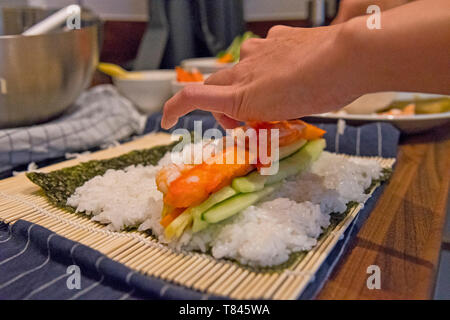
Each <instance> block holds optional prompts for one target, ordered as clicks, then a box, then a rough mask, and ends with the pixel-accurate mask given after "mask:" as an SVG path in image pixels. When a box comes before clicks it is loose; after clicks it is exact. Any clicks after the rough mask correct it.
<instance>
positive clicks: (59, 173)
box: [26, 141, 178, 212]
mask: <svg viewBox="0 0 450 320" xmlns="http://www.w3.org/2000/svg"><path fill="white" fill-rule="evenodd" d="M177 143H178V141H175V142H174V143H172V144H170V145H164V146H156V147H153V148H150V149H143V150H136V151H131V152H129V153H126V154H123V155H121V156H119V157H116V158H111V159H105V160H91V161H88V162H83V163H80V164H78V165H76V166H73V167H68V168H64V169H61V170H56V171H52V172H50V173H41V172H28V173H27V174H26V176H27V177H28V179H30V180H31V181H32V182H33V183H34V184H36V185H38V186H39V187H41V188H42V190H43V191H44V193H45V195H46V196H47V198H48V199H49V200H50V202H51V203H53V204H54V205H56V206H57V207H59V208H62V209H66V210H68V211H70V212H75V209H74V208H72V207H70V206H67V205H66V203H67V199H69V198H70V196H71V195H72V194H73V193H74V192H75V189H76V188H78V187H80V186H82V185H83V184H84V183H85V182H87V181H88V180H90V179H92V178H94V177H95V176H98V175H103V174H104V173H105V172H106V171H107V170H109V169H114V170H120V169H124V168H126V167H129V166H131V165H139V164H141V165H144V166H146V165H156V164H157V163H158V161H159V160H160V159H161V158H162V157H163V156H164V155H165V154H166V152H168V151H171V150H172V148H173V147H174V146H175V145H176V144H177Z"/></svg>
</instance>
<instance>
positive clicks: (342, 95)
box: [162, 25, 364, 128]
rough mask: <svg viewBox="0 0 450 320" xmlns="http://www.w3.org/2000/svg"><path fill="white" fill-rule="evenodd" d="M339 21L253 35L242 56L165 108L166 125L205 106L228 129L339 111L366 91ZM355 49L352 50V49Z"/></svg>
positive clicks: (245, 45)
mask: <svg viewBox="0 0 450 320" xmlns="http://www.w3.org/2000/svg"><path fill="white" fill-rule="evenodd" d="M339 35H340V25H337V26H331V27H321V28H312V29H310V28H309V29H305V28H290V27H284V26H276V27H273V28H272V29H271V30H270V31H269V34H268V36H267V38H266V39H249V40H247V41H245V42H244V43H243V45H242V47H241V60H240V62H239V63H238V64H237V65H235V66H234V67H233V68H231V69H226V70H222V71H219V72H217V73H215V74H213V75H212V76H210V77H209V78H208V79H207V80H206V81H205V85H203V86H200V85H196V86H187V87H185V88H184V89H183V90H182V91H180V92H179V93H178V94H176V95H175V96H174V97H173V98H172V99H170V100H169V101H168V102H167V103H166V104H165V106H164V116H163V119H162V126H163V127H164V128H170V127H172V126H173V125H175V124H176V122H177V120H178V118H179V117H181V116H183V115H185V114H187V113H189V112H191V111H193V110H194V109H202V110H205V111H210V112H212V113H213V114H214V116H215V117H216V119H217V120H218V121H219V122H220V124H221V125H222V126H223V127H225V128H230V127H235V126H237V125H238V121H249V120H259V121H272V120H286V119H295V118H299V117H302V116H305V115H309V114H314V113H321V112H325V111H331V110H335V109H339V108H340V107H342V106H344V105H346V104H347V103H349V102H351V101H353V100H354V99H356V98H357V97H359V96H360V95H361V94H363V93H364V92H363V89H362V88H360V87H359V86H360V84H361V82H360V81H354V79H358V78H360V77H359V70H358V64H357V63H356V62H355V60H354V59H352V56H353V55H354V54H355V53H351V52H350V54H349V53H348V52H349V50H348V48H346V44H345V41H341V40H342V39H338V38H339ZM350 51H351V50H350Z"/></svg>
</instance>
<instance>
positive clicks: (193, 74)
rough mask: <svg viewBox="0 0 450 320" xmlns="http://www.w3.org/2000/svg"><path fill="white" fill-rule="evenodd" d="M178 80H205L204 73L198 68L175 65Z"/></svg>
mask: <svg viewBox="0 0 450 320" xmlns="http://www.w3.org/2000/svg"><path fill="white" fill-rule="evenodd" d="M175 71H176V73H177V81H178V82H203V81H204V77H203V74H202V73H201V72H200V71H198V69H196V68H192V69H191V70H186V69H183V68H181V67H175Z"/></svg>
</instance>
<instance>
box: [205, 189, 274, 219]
mask: <svg viewBox="0 0 450 320" xmlns="http://www.w3.org/2000/svg"><path fill="white" fill-rule="evenodd" d="M277 186H278V185H271V186H268V187H266V188H264V189H262V190H261V191H258V192H252V193H242V194H238V195H235V196H234V197H232V198H230V199H227V200H225V201H222V202H221V203H219V204H217V205H215V206H214V207H212V208H211V209H209V210H208V211H206V212H205V213H203V219H204V220H206V222H208V223H217V222H220V221H222V220H225V219H227V218H229V217H231V216H233V215H235V214H237V213H239V212H240V211H242V210H244V209H245V208H247V207H249V206H251V205H253V204H254V203H256V202H257V201H259V200H260V199H262V198H263V197H265V196H267V195H269V194H270V193H272V192H273V191H275V190H276V188H277Z"/></svg>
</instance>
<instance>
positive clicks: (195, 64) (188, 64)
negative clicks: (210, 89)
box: [181, 57, 236, 74]
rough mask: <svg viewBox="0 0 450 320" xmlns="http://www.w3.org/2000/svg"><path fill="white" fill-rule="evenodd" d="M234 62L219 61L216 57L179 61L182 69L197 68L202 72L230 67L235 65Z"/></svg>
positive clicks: (212, 71)
mask: <svg viewBox="0 0 450 320" xmlns="http://www.w3.org/2000/svg"><path fill="white" fill-rule="evenodd" d="M235 64H236V63H235V62H231V63H220V62H218V61H217V58H216V57H210V58H193V59H186V60H183V61H181V67H182V68H183V69H192V68H197V69H198V71H200V72H201V73H203V74H206V73H214V72H217V71H219V70H222V69H227V68H231V67H233V66H234V65H235Z"/></svg>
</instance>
